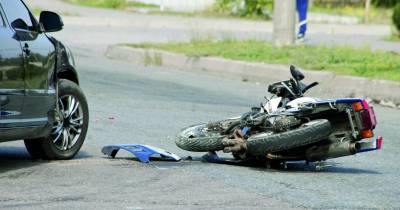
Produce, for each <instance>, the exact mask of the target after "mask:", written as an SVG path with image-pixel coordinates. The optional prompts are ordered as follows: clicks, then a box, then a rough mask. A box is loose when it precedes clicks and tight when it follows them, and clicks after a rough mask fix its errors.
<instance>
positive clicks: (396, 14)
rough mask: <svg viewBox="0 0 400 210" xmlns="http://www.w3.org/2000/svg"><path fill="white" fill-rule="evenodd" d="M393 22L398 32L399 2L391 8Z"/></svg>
mask: <svg viewBox="0 0 400 210" xmlns="http://www.w3.org/2000/svg"><path fill="white" fill-rule="evenodd" d="M392 19H393V23H394V25H395V26H396V28H397V31H399V34H400V3H398V4H397V5H396V7H394V9H393V18H392Z"/></svg>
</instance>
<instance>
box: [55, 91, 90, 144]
mask: <svg viewBox="0 0 400 210" xmlns="http://www.w3.org/2000/svg"><path fill="white" fill-rule="evenodd" d="M57 103H58V108H57V110H56V119H55V122H54V125H53V129H52V132H51V138H52V141H53V143H54V145H55V146H56V148H57V149H59V150H61V151H67V150H69V149H71V148H72V147H73V146H74V145H75V144H76V143H77V142H78V139H79V137H80V135H81V133H82V129H83V110H82V105H81V104H80V103H79V100H78V99H77V98H76V97H75V96H73V95H64V96H61V97H60V98H59V99H58V102H57Z"/></svg>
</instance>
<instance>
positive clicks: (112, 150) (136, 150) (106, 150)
mask: <svg viewBox="0 0 400 210" xmlns="http://www.w3.org/2000/svg"><path fill="white" fill-rule="evenodd" d="M120 149H123V150H126V151H128V152H130V153H132V154H133V155H134V156H135V157H137V158H138V159H139V161H140V162H143V163H149V162H150V157H157V158H161V159H162V160H170V161H180V160H181V158H180V157H179V156H178V155H175V154H173V153H170V152H167V151H165V150H163V149H160V148H157V147H153V146H149V145H142V144H113V145H107V146H104V147H103V149H102V150H101V152H102V153H103V154H105V155H108V156H110V157H112V158H115V156H116V155H117V153H118V151H119V150H120Z"/></svg>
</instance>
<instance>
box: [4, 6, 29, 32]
mask: <svg viewBox="0 0 400 210" xmlns="http://www.w3.org/2000/svg"><path fill="white" fill-rule="evenodd" d="M1 4H2V6H3V9H4V11H5V13H6V16H7V19H8V21H9V22H10V23H12V22H13V21H15V20H17V19H22V20H23V21H24V22H25V23H26V24H27V25H28V27H29V28H33V21H32V18H31V15H30V12H29V10H28V9H27V8H26V6H25V4H24V3H22V1H21V0H1Z"/></svg>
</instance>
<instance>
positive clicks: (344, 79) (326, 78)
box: [106, 45, 400, 108]
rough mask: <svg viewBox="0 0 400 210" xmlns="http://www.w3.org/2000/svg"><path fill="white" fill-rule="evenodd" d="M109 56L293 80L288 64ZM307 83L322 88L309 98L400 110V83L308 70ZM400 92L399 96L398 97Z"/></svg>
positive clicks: (133, 51) (246, 77) (162, 54)
mask: <svg viewBox="0 0 400 210" xmlns="http://www.w3.org/2000/svg"><path fill="white" fill-rule="evenodd" d="M106 56H107V57H109V58H112V59H117V60H125V61H129V62H132V63H135V64H139V65H146V66H165V67H172V68H177V69H179V70H183V71H191V72H200V73H206V74H210V75H214V76H220V77H224V78H229V79H236V80H241V81H250V82H259V83H262V84H271V83H274V82H277V81H282V80H287V79H288V78H290V72H289V66H288V65H277V64H265V63H254V62H245V61H235V60H228V59H224V58H218V57H190V56H186V55H184V54H178V53H171V52H166V51H161V50H154V49H141V48H131V47H126V46H119V45H114V46H110V47H108V49H107V52H106ZM303 73H304V74H305V76H306V79H305V83H311V82H314V81H317V82H319V83H320V85H319V86H317V87H315V88H313V89H312V90H311V91H310V93H309V94H308V95H313V96H316V97H321V98H346V97H360V98H366V99H368V100H370V101H372V102H374V103H378V104H381V105H384V106H389V107H397V108H400V94H398V93H400V83H398V82H392V81H385V80H373V79H367V78H361V77H352V76H342V75H336V74H334V73H332V72H324V71H309V70H304V71H303ZM396 93H397V94H396Z"/></svg>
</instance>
